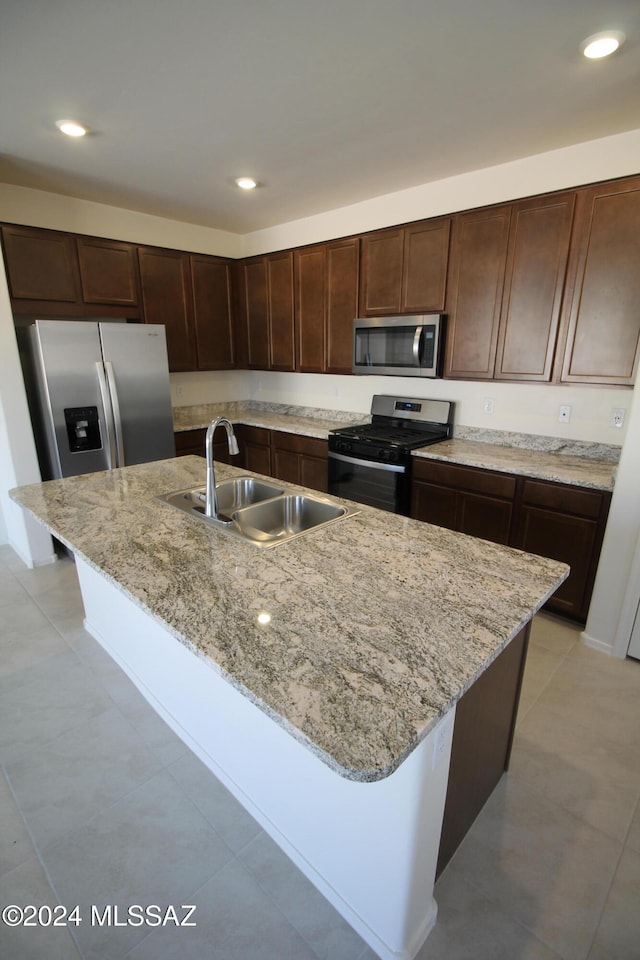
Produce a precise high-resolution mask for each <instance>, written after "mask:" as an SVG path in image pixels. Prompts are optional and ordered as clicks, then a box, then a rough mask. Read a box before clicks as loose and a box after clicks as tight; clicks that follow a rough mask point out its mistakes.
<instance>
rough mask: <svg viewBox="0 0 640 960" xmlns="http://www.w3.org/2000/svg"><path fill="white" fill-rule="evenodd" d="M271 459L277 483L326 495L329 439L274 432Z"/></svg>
mask: <svg viewBox="0 0 640 960" xmlns="http://www.w3.org/2000/svg"><path fill="white" fill-rule="evenodd" d="M271 460H272V469H273V476H274V477H277V478H278V480H284V481H285V482H286V483H298V484H300V485H301V486H303V487H310V488H311V489H312V490H321V491H322V492H324V493H326V492H327V484H328V467H327V464H328V443H327V441H326V440H319V439H317V438H316V437H303V436H300V435H299V434H295V433H281V432H280V431H277V430H274V431H273V433H272V435H271Z"/></svg>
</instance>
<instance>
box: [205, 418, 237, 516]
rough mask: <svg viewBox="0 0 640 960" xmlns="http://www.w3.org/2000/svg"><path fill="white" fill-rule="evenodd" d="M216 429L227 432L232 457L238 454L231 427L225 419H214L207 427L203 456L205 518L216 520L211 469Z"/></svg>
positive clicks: (213, 477)
mask: <svg viewBox="0 0 640 960" xmlns="http://www.w3.org/2000/svg"><path fill="white" fill-rule="evenodd" d="M218 427H224V428H225V430H226V431H227V444H228V446H229V453H230V454H231V456H232V457H235V456H237V454H239V453H240V450H239V449H238V441H237V440H236V435H235V433H234V432H233V426H232V424H231V421H230V420H227V418H226V417H216V418H215V420H212V421H211V423H210V424H209V426H208V427H207V436H206V439H205V441H204V454H205V458H206V461H207V491H206V498H205V504H204V515H205V517H211V518H213V519H216V520H217V518H218V495H217V494H216V477H215V473H214V469H213V435H214V433H215V432H216V429H217V428H218Z"/></svg>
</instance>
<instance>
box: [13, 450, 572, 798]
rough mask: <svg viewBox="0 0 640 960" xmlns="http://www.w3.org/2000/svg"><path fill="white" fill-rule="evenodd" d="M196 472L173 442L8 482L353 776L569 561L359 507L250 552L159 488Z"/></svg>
mask: <svg viewBox="0 0 640 960" xmlns="http://www.w3.org/2000/svg"><path fill="white" fill-rule="evenodd" d="M216 470H217V474H218V477H217V479H218V480H220V479H225V478H229V477H233V476H238V475H240V474H243V473H246V472H247V471H241V470H238V469H237V468H235V467H231V466H227V465H225V464H217V465H216ZM204 479H205V477H204V465H203V461H202V459H201V458H199V457H181V458H177V459H175V460H164V461H159V462H157V463H149V464H142V465H140V466H133V467H125V468H123V469H119V470H112V471H104V472H100V473H95V474H88V475H85V476H80V477H72V478H68V479H65V480H52V481H49V482H47V483H42V484H33V485H31V486H28V487H22V488H20V489H18V490H14V491H12V492H11V496H12V497H13V499H14V500H15V501H16V502H17V503H20V504H22V505H23V506H25V507H26V508H27V509H29V510H31V512H32V513H33V514H34V515H35V516H36V517H37V518H38V519H39V520H40V521H41V522H42V523H43V524H44V525H45V526H46V527H47V528H48V529H49V530H50V531H51V532H52V533H53V534H54V535H55V536H56V537H58V538H59V539H60V540H61V541H62V542H63V543H65V544H66V545H67V546H68V547H69V548H70V549H71V550H73V551H74V552H75V553H76V554H77V555H80V556H82V557H83V558H84V559H85V560H86V561H87V562H88V563H89V564H90V565H91V566H92V567H94V568H95V569H97V570H99V571H101V572H102V573H103V574H104V575H105V576H106V577H107V578H108V579H109V580H110V581H112V583H113V584H114V585H115V586H116V587H117V588H118V589H120V590H122V591H123V592H124V593H125V594H127V595H128V596H129V597H131V598H132V599H133V600H134V602H135V603H137V604H138V605H139V606H140V607H142V608H143V609H144V610H146V611H147V612H148V613H149V614H150V615H151V616H152V617H154V618H155V619H157V620H158V621H160V622H161V623H163V624H164V625H165V626H166V627H167V628H168V629H169V630H170V631H171V633H172V634H173V635H174V636H175V637H176V638H177V640H179V641H180V642H181V643H183V644H185V646H187V647H188V648H189V649H190V650H192V651H193V652H194V654H196V655H197V656H199V657H201V658H203V659H204V660H205V661H206V662H207V663H208V664H209V665H210V666H211V668H212V669H213V670H215V671H217V672H218V673H220V674H221V675H222V676H224V677H225V678H226V679H227V680H228V681H229V682H230V683H231V684H233V685H234V686H235V687H236V688H237V689H238V690H240V691H241V692H242V693H243V694H244V695H246V696H247V697H248V698H250V699H251V700H252V701H253V702H254V703H255V704H256V705H257V706H258V707H259V708H260V709H262V710H264V711H265V712H266V713H267V714H268V715H269V716H271V717H272V718H273V719H274V720H275V721H276V722H277V723H279V724H281V725H282V726H283V727H284V728H285V729H287V730H288V731H289V732H290V733H291V735H292V736H294V737H295V738H296V739H298V740H299V741H300V742H302V743H303V744H304V745H305V746H306V747H308V748H309V749H310V750H312V751H313V752H314V753H315V754H316V755H317V756H318V757H319V758H320V759H321V760H323V761H324V762H325V763H327V764H328V765H329V766H331V767H332V768H333V769H334V770H335V771H337V772H338V773H340V774H341V775H342V776H345V777H348V778H350V779H354V780H361V781H369V780H377V779H381V778H383V777H385V776H388V775H389V774H390V773H392V772H393V770H394V769H396V768H397V766H398V765H399V764H400V763H401V762H402V760H403V759H404V758H405V757H406V756H407V755H408V754H409V753H410V752H411V751H412V750H413V748H414V747H415V746H416V745H417V744H418V742H419V741H420V740H421V739H422V738H423V737H424V736H425V735H426V734H427V733H428V731H429V730H430V729H431V728H432V727H433V726H434V725H435V723H436V722H437V721H438V719H439V718H440V717H441V716H442V715H443V714H444V713H445V712H446V711H447V710H448V709H450V707H451V706H452V705H453V704H454V703H455V701H456V700H457V699H458V698H459V697H460V696H461V695H462V694H463V693H464V691H465V690H466V689H467V688H468V687H469V686H470V685H471V684H472V683H473V682H474V680H475V679H477V677H478V676H479V675H480V673H482V671H483V670H484V669H486V667H487V666H488V665H489V663H490V662H491V661H492V660H493V659H494V658H495V657H496V656H497V655H498V653H499V652H500V651H501V650H502V649H503V647H504V646H505V645H506V644H507V643H508V642H509V640H511V639H512V638H513V637H514V636H515V635H516V634H517V633H518V632H519V631H520V630H521V629H522V627H523V626H524V625H525V624H526V623H527V622H528V620H529V619H530V618H531V616H532V615H533V613H534V612H535V611H536V610H537V609H539V607H540V606H541V605H542V604H543V603H544V601H545V600H546V599H547V598H548V597H549V596H550V594H551V593H552V592H553V591H554V590H555V589H556V588H557V586H558V585H559V584H560V583H561V582H562V580H563V579H564V578H565V577H566V575H567V573H568V567H567V566H566V565H565V564H562V563H558V562H556V561H553V560H547V559H544V558H542V557H536V556H532V555H529V554H525V553H522V552H520V551H517V550H513V549H511V548H509V547H504V546H500V545H498V544H493V543H489V542H486V541H483V540H477V539H475V538H472V537H468V536H465V535H463V534H458V533H454V532H452V531H449V530H444V529H442V528H440V527H435V526H431V525H430V524H426V523H421V522H420V521H416V520H410V519H409V518H406V517H400V516H397V515H394V514H390V513H386V512H383V511H380V510H376V509H373V508H371V507H365V506H362V507H360V512H359V513H358V514H356V515H355V516H351V517H349V518H347V519H345V520H342V521H339V522H337V523H334V524H331V525H329V526H327V527H325V528H324V529H320V530H316V531H314V532H313V533H310V534H308V535H306V536H302V537H300V538H299V539H297V540H294V541H290V542H289V543H286V544H282V545H280V546H277V547H275V548H273V549H270V550H259V549H257V548H255V547H253V546H252V545H251V544H247V543H243V542H241V541H238V540H236V539H233V538H231V537H227V536H225V535H224V533H222V532H220V531H219V530H217V529H212V528H211V527H209V526H208V525H206V524H203V523H199V522H197V521H194V520H192V519H191V518H189V517H188V516H185V515H184V514H182V513H180V512H179V511H178V510H176V509H174V508H172V507H170V506H168V505H166V504H164V503H161V502H159V501H157V500H156V499H154V498H155V497H156V496H157V495H159V494H164V493H168V492H171V491H174V490H180V489H184V488H188V487H191V486H195V485H200V484H203V483H204ZM261 613H267V614H269V616H270V621H269V622H268V623H260V622H259V620H258V616H259V614H261ZM262 619H264V618H262Z"/></svg>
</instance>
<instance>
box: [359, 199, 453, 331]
mask: <svg viewBox="0 0 640 960" xmlns="http://www.w3.org/2000/svg"><path fill="white" fill-rule="evenodd" d="M450 229H451V219H450V218H449V217H446V218H438V219H434V220H424V221H421V222H419V223H413V224H410V225H408V226H405V227H397V228H394V229H389V230H380V231H377V232H375V233H368V234H365V235H364V236H363V237H362V283H361V289H360V316H363V317H376V316H387V315H396V314H407V313H423V312H428V311H442V310H443V309H444V306H445V294H446V282H447V262H448V257H449V233H450Z"/></svg>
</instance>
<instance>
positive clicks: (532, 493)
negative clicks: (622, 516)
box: [522, 480, 604, 518]
mask: <svg viewBox="0 0 640 960" xmlns="http://www.w3.org/2000/svg"><path fill="white" fill-rule="evenodd" d="M603 500H604V494H602V493H601V492H599V491H596V490H584V489H581V488H579V487H569V486H564V485H562V484H559V483H545V482H544V481H543V480H525V481H524V483H523V487H522V502H523V503H526V504H531V505H532V506H537V507H547V508H548V509H549V510H561V511H563V512H564V513H573V514H576V515H578V516H582V517H593V518H597V517H599V516H600V511H601V510H602V506H603Z"/></svg>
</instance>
